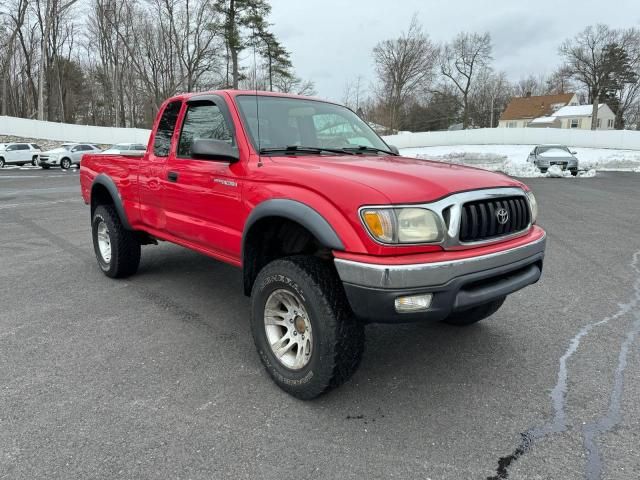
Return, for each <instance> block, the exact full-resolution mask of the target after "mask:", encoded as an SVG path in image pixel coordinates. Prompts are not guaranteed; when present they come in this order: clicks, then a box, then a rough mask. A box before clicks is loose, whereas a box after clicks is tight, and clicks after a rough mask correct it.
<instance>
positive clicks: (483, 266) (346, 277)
mask: <svg viewBox="0 0 640 480" xmlns="http://www.w3.org/2000/svg"><path fill="white" fill-rule="evenodd" d="M546 242H547V238H546V235H545V236H543V237H542V238H540V239H539V240H536V241H535V242H531V243H528V244H526V245H522V246H520V247H516V248H512V249H510V250H504V251H501V252H496V253H491V254H488V255H482V256H478V257H470V258H464V259H461V260H451V261H447V262H435V263H422V264H413V265H377V264H373V263H360V262H352V261H350V260H342V259H339V258H338V259H336V260H335V264H336V269H337V270H338V275H340V279H341V280H342V281H343V282H346V283H350V284H353V285H360V286H363V287H369V288H383V289H391V288H418V287H429V286H437V285H445V284H447V283H449V282H450V281H451V280H453V279H454V278H457V277H461V276H463V275H468V274H470V273H476V272H481V271H484V270H490V269H492V268H497V267H501V266H504V265H509V264H511V263H516V262H519V261H521V260H525V259H527V258H529V257H535V256H537V255H538V254H540V253H544V250H545V246H546Z"/></svg>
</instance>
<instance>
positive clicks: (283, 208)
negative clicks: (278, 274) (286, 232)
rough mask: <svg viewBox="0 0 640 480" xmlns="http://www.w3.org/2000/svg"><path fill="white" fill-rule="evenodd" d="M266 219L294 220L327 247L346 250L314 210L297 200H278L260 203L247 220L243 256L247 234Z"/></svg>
mask: <svg viewBox="0 0 640 480" xmlns="http://www.w3.org/2000/svg"><path fill="white" fill-rule="evenodd" d="M264 217H283V218H287V219H289V220H292V221H294V222H296V223H299V224H300V225H302V226H303V227H305V228H306V229H307V230H309V232H311V233H312V234H313V235H314V236H315V237H316V238H317V239H318V240H319V241H320V243H322V245H324V246H325V247H327V248H330V249H332V250H344V245H343V244H342V241H341V240H340V238H339V237H338V235H337V234H336V232H335V230H334V229H333V227H331V225H330V224H329V222H327V221H326V220H325V219H324V217H323V216H322V215H320V214H319V213H318V212H316V211H315V210H314V209H313V208H311V207H310V206H308V205H305V204H304V203H301V202H297V201H295V200H287V199H284V198H282V199H281V198H276V199H273V200H266V201H264V202H262V203H260V204H259V205H258V206H257V207H256V208H254V209H253V211H252V212H251V214H250V215H249V217H248V218H247V222H246V223H245V226H244V232H243V233H242V252H243V255H244V243H245V240H246V238H247V233H248V232H249V230H250V229H251V227H252V225H253V224H254V223H256V222H257V221H258V220H260V219H261V218H264Z"/></svg>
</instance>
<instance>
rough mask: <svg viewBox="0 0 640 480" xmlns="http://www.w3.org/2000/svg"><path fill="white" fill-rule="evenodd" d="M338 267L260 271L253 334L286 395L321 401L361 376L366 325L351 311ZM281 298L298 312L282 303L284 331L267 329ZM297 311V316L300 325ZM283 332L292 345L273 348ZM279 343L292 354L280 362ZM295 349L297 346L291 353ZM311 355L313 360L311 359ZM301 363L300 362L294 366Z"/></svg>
mask: <svg viewBox="0 0 640 480" xmlns="http://www.w3.org/2000/svg"><path fill="white" fill-rule="evenodd" d="M332 267H333V266H332V265H331V264H329V263H327V262H326V261H323V260H321V259H319V258H317V257H312V256H295V257H289V258H285V259H281V260H275V261H273V262H271V263H269V264H268V265H267V266H266V267H264V268H263V269H262V270H261V271H260V273H259V274H258V277H257V278H256V281H255V283H254V285H253V289H252V292H251V330H252V333H253V339H254V342H255V344H256V348H257V350H258V354H259V356H260V359H261V360H262V363H263V365H264V366H265V368H266V370H267V372H268V373H269V375H270V376H271V378H272V379H273V380H274V382H275V383H276V384H277V385H278V386H279V387H280V388H281V389H282V390H284V391H285V392H287V393H289V394H290V395H292V396H294V397H296V398H299V399H302V400H310V399H312V398H315V397H317V396H319V395H321V394H323V393H325V392H327V391H328V390H330V389H332V388H335V387H338V386H340V385H341V384H343V383H344V382H346V381H347V380H348V379H349V378H350V377H351V376H352V375H353V373H354V372H355V371H356V370H357V368H358V366H359V365H360V360H361V359H362V354H363V352H364V325H363V323H362V322H361V321H360V320H358V319H357V318H356V316H355V315H354V314H353V312H352V311H351V308H350V306H349V303H348V301H347V298H346V295H345V293H344V289H343V287H342V285H341V284H340V280H339V279H338V275H337V273H336V272H335V270H334V269H333V268H332ZM279 295H282V296H283V297H284V298H288V300H287V301H288V302H289V303H290V306H291V304H293V309H290V308H289V307H287V306H286V305H285V303H279V306H280V307H281V308H277V310H279V311H281V312H282V313H283V315H280V316H278V315H276V316H271V317H270V320H271V321H277V322H278V325H275V324H274V325H269V326H267V325H266V321H265V316H266V315H265V313H266V312H265V310H266V308H267V306H269V307H270V310H274V309H275V308H274V307H273V306H274V305H276V304H277V302H278V301H279V297H278V296H279ZM293 300H295V301H297V302H298V303H297V304H296V303H295V302H294V301H293ZM274 302H276V303H274ZM285 310H286V312H285ZM293 311H297V314H296V316H295V319H294V317H292V315H291V313H292V312H293ZM274 323H275V322H274ZM300 326H302V329H301V328H299V327H300ZM295 331H297V332H305V333H306V334H307V335H308V337H307V339H306V341H305V340H302V338H303V337H302V335H303V334H302V333H298V334H297V337H295V335H296V333H292V332H295ZM274 332H276V333H275V334H274ZM278 332H280V333H279V334H280V335H283V336H282V339H284V337H286V336H287V335H288V336H289V337H290V341H287V343H284V344H282V343H281V342H279V341H277V340H276V341H275V342H273V340H274V336H275V338H277V336H278ZM296 341H297V342H298V343H297V344H296ZM278 343H280V344H281V345H284V348H283V350H286V351H285V353H284V354H283V355H281V356H280V357H279V356H277V355H276V353H274V347H272V344H274V345H275V344H278ZM291 344H295V345H293V346H292V347H289V345H291ZM300 345H305V347H304V348H301V347H300ZM294 348H295V349H296V352H295V355H294V352H293V349H294ZM308 351H310V354H308V356H306V355H305V354H306V352H308ZM300 352H303V356H302V357H300ZM292 356H293V357H295V359H294V360H292V359H291V357H292ZM299 357H300V362H298V364H294V365H292V364H291V363H295V362H296V361H297V359H299ZM287 361H289V364H287Z"/></svg>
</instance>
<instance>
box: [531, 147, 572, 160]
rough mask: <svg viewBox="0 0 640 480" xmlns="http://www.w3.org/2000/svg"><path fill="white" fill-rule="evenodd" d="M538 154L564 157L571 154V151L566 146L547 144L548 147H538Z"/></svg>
mask: <svg viewBox="0 0 640 480" xmlns="http://www.w3.org/2000/svg"><path fill="white" fill-rule="evenodd" d="M538 155H542V156H543V157H553V156H554V155H555V156H559V157H566V156H571V152H570V151H569V149H568V148H567V147H561V146H559V145H549V146H548V147H538Z"/></svg>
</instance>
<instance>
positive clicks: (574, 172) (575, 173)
mask: <svg viewBox="0 0 640 480" xmlns="http://www.w3.org/2000/svg"><path fill="white" fill-rule="evenodd" d="M571 175H573V176H574V177H577V176H578V169H577V168H576V169H574V170H571Z"/></svg>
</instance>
